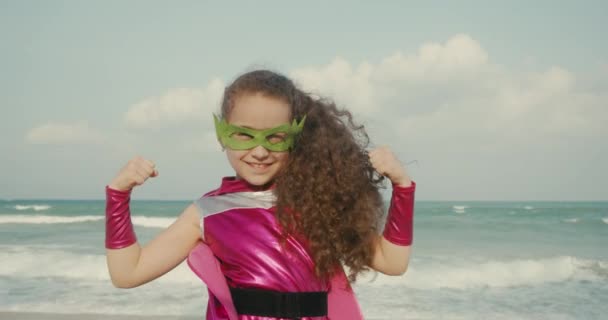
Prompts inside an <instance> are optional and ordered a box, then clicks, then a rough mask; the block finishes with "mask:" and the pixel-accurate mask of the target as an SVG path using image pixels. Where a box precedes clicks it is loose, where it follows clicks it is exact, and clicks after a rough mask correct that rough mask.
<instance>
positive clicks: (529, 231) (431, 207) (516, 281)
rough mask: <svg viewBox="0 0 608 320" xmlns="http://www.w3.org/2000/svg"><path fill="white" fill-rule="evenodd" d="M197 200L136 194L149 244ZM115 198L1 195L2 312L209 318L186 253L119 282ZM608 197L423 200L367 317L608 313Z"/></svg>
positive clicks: (370, 297)
mask: <svg viewBox="0 0 608 320" xmlns="http://www.w3.org/2000/svg"><path fill="white" fill-rule="evenodd" d="M189 204H190V202H189V201H143V200H134V201H133V202H132V205H131V211H132V215H133V222H134V225H135V231H136V233H137V235H138V239H139V241H140V243H142V244H145V243H146V242H148V241H150V240H151V239H152V238H153V237H154V236H155V235H157V234H158V233H159V232H160V231H161V230H162V228H165V227H166V226H168V225H169V224H171V222H172V221H173V220H174V219H175V217H176V216H177V215H178V214H179V213H180V212H181V211H182V210H183V209H184V208H185V207H187V206H188V205H189ZM104 208H105V203H104V201H101V200H96V201H93V200H91V201H76V200H0V318H2V315H4V316H5V317H7V315H9V314H10V315H11V316H15V315H17V316H18V315H19V314H21V313H23V314H24V315H25V314H28V313H32V312H42V313H45V314H63V315H66V317H67V315H68V314H69V315H77V314H99V315H138V316H150V317H151V318H152V316H176V317H189V318H190V317H191V318H198V319H203V318H204V313H205V307H206V303H207V292H206V288H205V287H204V285H203V283H202V282H201V281H200V280H199V279H198V278H197V277H196V276H195V275H194V274H193V273H192V272H191V271H190V270H189V268H188V267H187V266H186V265H185V264H182V265H180V266H178V267H177V268H176V269H174V270H173V271H171V272H170V273H168V274H166V275H165V276H163V277H161V278H159V279H157V280H155V281H153V282H151V283H148V284H146V285H143V286H141V287H138V288H134V289H118V288H114V287H113V286H112V284H111V282H110V279H109V276H108V272H107V268H106V262H105V255H104V252H105V251H104V250H105V248H104V216H103V214H104ZM607 246H608V202H474V201H470V202H430V201H426V202H425V201H417V202H416V213H415V227H414V244H413V247H412V257H411V261H410V265H409V269H408V271H407V272H406V274H405V275H403V276H399V277H390V276H385V275H381V274H376V273H368V274H366V275H364V276H362V277H360V278H359V280H358V281H357V283H356V284H355V286H354V288H355V291H356V293H357V296H358V298H359V301H360V304H361V307H362V309H363V312H364V314H365V315H366V319H607V317H608V250H607V249H606V247H607Z"/></svg>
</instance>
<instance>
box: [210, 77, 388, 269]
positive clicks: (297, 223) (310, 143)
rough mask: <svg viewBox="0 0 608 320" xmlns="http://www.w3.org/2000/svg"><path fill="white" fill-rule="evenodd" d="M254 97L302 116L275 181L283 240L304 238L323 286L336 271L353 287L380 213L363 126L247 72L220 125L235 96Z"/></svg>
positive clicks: (230, 90)
mask: <svg viewBox="0 0 608 320" xmlns="http://www.w3.org/2000/svg"><path fill="white" fill-rule="evenodd" d="M258 93H261V94H264V95H267V96H270V97H273V98H278V99H283V100H285V101H286V102H287V103H288V104H289V106H290V107H291V118H292V119H293V118H295V119H302V118H303V117H304V116H306V121H305V123H304V129H303V131H302V132H301V133H300V134H299V135H298V136H297V137H296V141H295V146H294V148H293V149H292V150H291V151H290V155H289V160H288V163H287V165H286V166H285V167H284V168H282V170H281V171H280V173H279V174H278V175H277V176H276V178H275V183H276V190H275V192H276V195H277V203H276V206H277V210H276V213H275V214H276V218H277V220H278V221H279V222H280V224H281V227H282V228H283V231H284V236H287V234H297V235H303V236H304V237H305V238H306V240H307V241H308V245H309V249H310V252H311V255H312V257H313V259H314V262H315V272H316V274H317V276H318V277H320V278H322V279H329V278H330V277H331V276H332V275H333V274H334V272H336V270H338V269H337V266H339V265H340V264H343V265H345V266H347V267H348V269H349V275H348V276H349V280H350V281H355V280H356V277H357V275H358V274H359V273H360V272H362V271H365V270H369V265H370V264H371V261H372V258H373V254H374V245H375V242H376V240H377V237H378V231H379V230H378V226H379V221H380V220H381V217H382V212H383V204H382V197H381V195H380V192H379V191H378V189H379V187H380V186H381V182H382V177H381V176H380V175H378V174H377V172H376V171H375V170H374V169H373V167H372V166H371V164H370V162H369V158H368V155H367V152H366V150H365V148H366V147H367V146H368V144H369V137H368V135H367V133H366V132H365V130H364V127H363V125H357V124H355V123H354V122H353V117H352V115H351V113H350V112H349V111H347V110H344V109H340V108H338V107H337V106H336V105H335V103H334V102H332V101H330V100H328V99H324V98H320V97H314V96H312V95H311V94H307V93H305V92H303V91H302V90H300V89H298V88H297V86H296V85H295V84H294V83H293V82H292V81H291V80H290V79H289V78H287V77H285V76H283V75H281V74H279V73H276V72H272V71H268V70H255V71H251V72H247V73H245V74H243V75H241V76H239V77H238V78H236V79H235V80H234V82H233V83H232V84H231V85H229V86H228V87H227V88H226V90H225V92H224V98H223V101H222V111H221V113H222V117H224V118H225V119H227V118H228V115H229V113H230V110H231V109H232V107H233V106H234V102H235V100H236V99H237V98H238V97H239V96H241V95H244V94H258ZM294 212H295V213H296V214H294Z"/></svg>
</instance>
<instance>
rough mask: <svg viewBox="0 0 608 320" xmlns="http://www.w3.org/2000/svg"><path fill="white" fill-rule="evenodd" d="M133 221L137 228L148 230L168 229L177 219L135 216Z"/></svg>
mask: <svg viewBox="0 0 608 320" xmlns="http://www.w3.org/2000/svg"><path fill="white" fill-rule="evenodd" d="M131 220H132V221H133V224H134V225H136V226H142V227H146V228H166V227H168V226H170V225H171V224H172V223H173V222H174V221H175V218H174V217H173V218H166V217H147V216H134V217H133V218H132V219H131Z"/></svg>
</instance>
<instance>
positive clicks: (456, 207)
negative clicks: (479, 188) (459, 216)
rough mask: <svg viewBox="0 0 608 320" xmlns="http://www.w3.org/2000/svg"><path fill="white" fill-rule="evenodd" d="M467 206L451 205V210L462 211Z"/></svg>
mask: <svg viewBox="0 0 608 320" xmlns="http://www.w3.org/2000/svg"><path fill="white" fill-rule="evenodd" d="M467 208H469V206H452V210H453V211H454V212H456V213H464V212H465V209H467Z"/></svg>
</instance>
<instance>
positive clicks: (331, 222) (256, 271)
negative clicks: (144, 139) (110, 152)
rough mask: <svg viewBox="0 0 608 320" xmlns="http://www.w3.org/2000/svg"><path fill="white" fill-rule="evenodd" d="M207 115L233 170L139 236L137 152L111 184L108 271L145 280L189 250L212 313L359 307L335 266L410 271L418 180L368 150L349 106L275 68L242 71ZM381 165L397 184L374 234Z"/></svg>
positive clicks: (282, 313)
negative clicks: (133, 206) (154, 232)
mask: <svg viewBox="0 0 608 320" xmlns="http://www.w3.org/2000/svg"><path fill="white" fill-rule="evenodd" d="M214 120H215V125H216V132H217V136H218V141H219V142H220V144H221V145H222V147H223V148H224V149H225V150H226V155H227V157H228V161H229V162H230V165H231V166H232V168H233V169H234V171H235V173H236V175H235V176H234V177H225V178H223V180H222V181H221V184H220V186H219V188H218V189H216V190H213V191H211V192H208V193H207V194H205V195H204V196H202V197H201V198H200V199H197V200H196V201H194V203H193V204H191V205H190V206H189V207H187V208H186V209H185V210H184V212H183V213H182V214H181V215H180V216H179V218H178V219H177V220H176V221H175V222H174V223H173V224H172V225H171V226H169V227H168V228H167V229H166V230H164V231H163V232H162V233H161V234H160V235H158V236H157V237H156V238H155V239H154V240H152V241H151V242H150V243H148V244H147V245H145V246H144V247H141V246H140V244H139V243H138V242H137V239H136V237H135V233H134V232H133V227H132V224H131V220H130V213H129V200H130V193H131V190H132V188H133V187H135V186H138V185H142V184H143V183H144V182H145V181H146V180H147V179H148V178H149V177H156V176H158V171H157V170H156V169H155V164H154V163H153V162H152V161H149V160H146V159H143V158H141V157H136V158H134V159H132V160H130V161H129V162H128V164H127V165H126V166H125V167H123V168H122V169H121V170H120V172H119V173H118V174H117V176H116V177H115V178H114V179H113V180H112V182H111V183H110V184H109V185H108V186H106V195H107V197H106V199H107V206H106V248H107V263H108V269H109V272H110V276H111V279H112V283H113V284H114V285H115V286H116V287H120V288H132V287H136V286H140V285H142V284H144V283H147V282H149V281H152V280H153V279H156V278H157V277H160V276H161V275H163V274H165V273H167V272H169V271H170V270H171V269H173V268H174V267H176V266H177V265H179V264H180V263H181V262H182V261H184V260H185V259H188V264H189V265H190V267H191V269H192V270H193V271H194V272H195V273H196V274H197V275H198V276H199V277H200V278H201V279H202V280H203V281H204V282H205V283H206V285H207V287H208V289H209V302H208V306H207V319H230V320H236V319H247V320H253V319H281V318H290V319H332V320H335V319H345V320H346V319H348V320H352V319H362V315H361V312H360V309H359V307H358V304H357V302H356V300H355V298H354V294H353V293H352V290H351V288H350V286H349V281H348V280H347V278H346V276H345V274H344V271H343V269H342V266H343V265H344V266H346V267H348V268H347V269H348V270H349V274H348V279H349V280H350V281H355V279H356V276H357V275H358V274H359V273H360V272H362V271H365V270H369V269H370V268H371V269H374V270H377V271H379V272H382V273H385V274H389V275H400V274H403V273H404V272H405V271H406V269H407V266H408V262H409V255H410V245H411V243H412V216H413V208H414V190H415V183H414V182H412V181H411V180H410V178H409V177H408V175H407V174H406V171H405V169H404V168H403V166H402V165H401V164H400V162H399V161H398V160H397V159H396V157H395V156H394V155H393V153H392V152H391V151H390V150H389V149H388V148H385V147H381V148H377V149H375V150H372V151H371V152H369V153H368V152H367V151H366V149H365V148H366V147H367V144H368V137H367V134H366V133H365V131H364V129H363V126H357V125H355V124H354V123H353V120H352V117H351V114H350V113H349V112H348V111H345V110H340V109H338V108H337V107H336V106H335V105H334V104H333V103H332V102H330V101H326V100H323V99H319V98H315V97H312V96H310V95H308V94H306V93H304V92H303V91H301V90H300V89H298V88H297V87H296V86H295V85H294V83H293V82H292V81H291V80H290V79H288V78H286V77H285V76H283V75H280V74H277V73H274V72H271V71H266V70H258V71H253V72H249V73H245V74H243V75H241V76H240V77H238V78H237V79H236V80H235V81H234V82H233V83H232V84H230V85H229V86H228V87H227V88H226V90H225V93H224V98H223V102H222V106H221V114H220V115H219V117H218V116H214ZM383 177H388V178H389V179H390V181H391V183H392V188H393V193H392V197H391V203H390V208H389V214H388V217H387V220H386V224H385V227H384V231H383V232H382V234H380V233H379V224H380V223H379V221H380V220H381V218H382V215H383V214H382V211H383V205H382V199H381V196H380V194H379V192H378V188H379V186H380V183H381V180H382V178H383Z"/></svg>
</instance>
